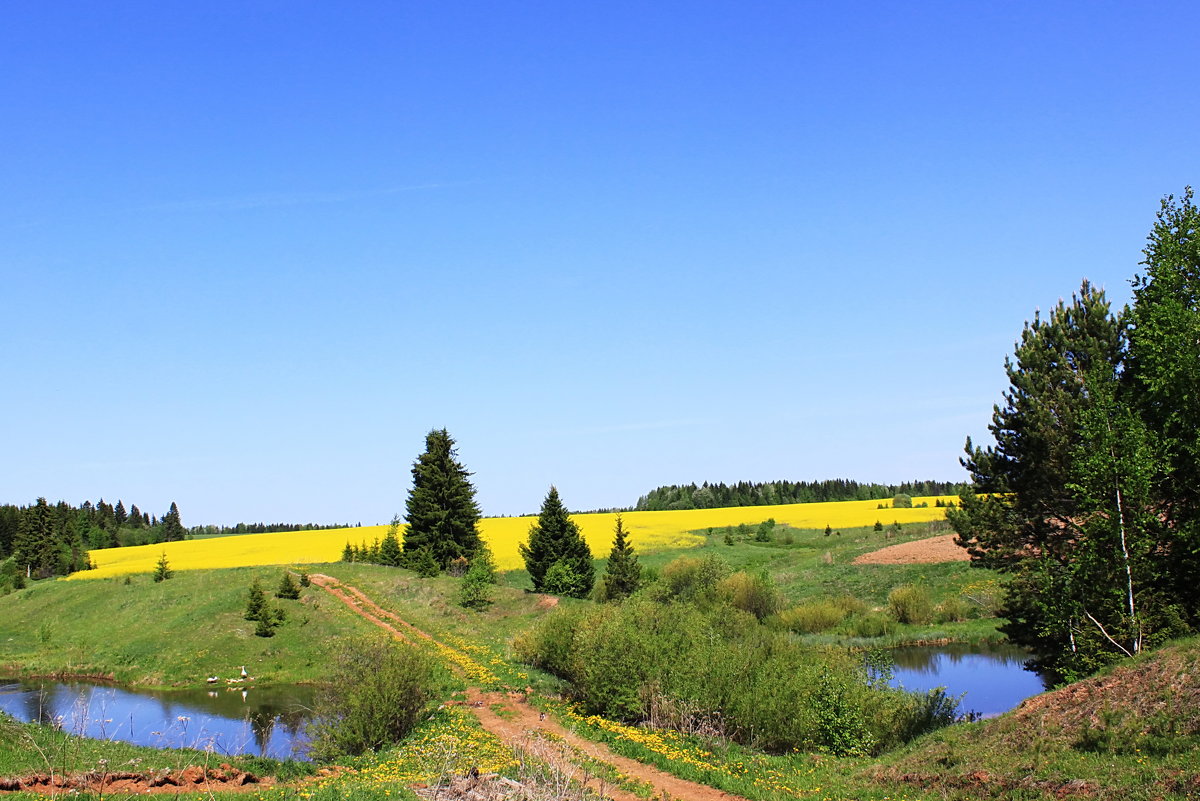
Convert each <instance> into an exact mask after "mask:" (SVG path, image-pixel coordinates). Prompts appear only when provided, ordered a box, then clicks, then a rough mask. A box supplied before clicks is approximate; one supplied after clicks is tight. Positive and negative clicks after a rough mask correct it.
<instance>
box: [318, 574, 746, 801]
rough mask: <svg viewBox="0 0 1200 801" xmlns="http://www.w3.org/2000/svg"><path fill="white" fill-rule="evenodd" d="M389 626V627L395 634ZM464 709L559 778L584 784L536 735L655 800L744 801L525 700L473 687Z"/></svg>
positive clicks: (335, 586)
mask: <svg viewBox="0 0 1200 801" xmlns="http://www.w3.org/2000/svg"><path fill="white" fill-rule="evenodd" d="M309 578H311V579H312V583H313V584H315V585H316V586H318V587H320V588H321V589H323V590H325V591H326V592H328V593H330V594H331V595H333V596H334V597H336V598H337V599H338V600H340V601H342V603H344V604H346V606H348V607H349V608H350V609H351V610H352V611H354V613H355V614H357V615H360V616H361V617H363V618H364V619H365V620H367V621H369V622H371V623H373V624H375V625H376V626H379V627H380V628H381V629H384V630H385V631H388V632H391V633H392V635H393V636H395V637H396V638H398V639H402V640H408V641H412V640H413V638H420V639H424V640H429V641H431V642H434V639H433V637H431V636H430V635H429V634H427V633H425V632H424V631H421V630H420V629H418V628H417V627H416V626H413V625H412V624H411V623H408V622H407V621H404V620H402V619H401V618H400V617H399V616H397V615H396V614H395V613H393V612H389V611H388V610H386V609H384V608H383V607H381V606H379V605H378V604H376V603H375V602H374V601H372V600H371V599H370V598H368V597H367V596H366V595H364V594H363V593H362V592H360V591H359V590H357V589H355V588H354V587H351V586H349V585H346V584H342V583H340V582H338V581H337V580H336V579H334V578H331V577H329V576H325V575H321V574H314V575H311V576H310V577H309ZM389 621H394V622H395V623H396V624H398V625H399V626H400V628H399V629H398V628H397V627H396V626H395V625H392V622H389ZM401 629H403V631H401ZM464 706H465V707H466V708H467V709H469V710H470V711H471V712H472V713H473V714H474V715H475V717H476V718H478V719H479V722H480V724H481V725H482V726H483V728H484V729H486V730H487V731H489V732H491V733H492V734H494V735H496V736H497V737H499V738H500V740H501V741H503V742H505V743H507V744H508V745H509V746H511V747H512V748H514V749H517V750H519V751H522V752H524V753H527V754H530V755H532V756H534V757H536V758H537V759H540V760H542V761H545V762H550V763H551V764H553V765H554V766H555V767H556V768H558V769H559V770H561V771H562V773H563V774H564V775H573V776H575V777H576V778H578V779H583V776H582V771H581V770H580V769H579V768H578V767H577V766H576V765H574V763H573V762H572V761H571V758H570V755H569V754H568V753H567V752H566V751H565V750H564V749H554V748H547V746H546V743H547V738H546V737H540V736H539V735H549V736H550V737H552V738H556V739H558V740H561V741H563V742H565V743H568V744H569V745H571V746H573V747H574V748H577V749H579V751H581V752H583V753H584V754H586V755H587V756H588V757H590V758H592V759H594V760H597V761H600V762H606V763H608V764H609V765H612V766H613V767H614V768H616V770H617V771H619V772H620V773H622V774H624V775H625V776H628V777H630V778H632V779H634V780H636V781H639V782H644V783H645V784H648V785H650V786H651V787H653V788H654V793H655V795H656V796H660V797H663V798H679V799H688V801H745V799H743V798H741V797H740V796H736V795H731V794H729V793H726V792H723V791H721V790H717V789H716V788H713V787H709V786H707V785H703V784H696V783H695V782H689V781H686V780H684V779H680V778H678V777H676V776H673V775H671V774H670V773H667V772H665V771H662V770H659V769H658V768H655V767H651V766H650V765H646V764H644V763H641V762H638V761H636V760H633V759H629V758H627V757H623V756H620V755H618V754H615V753H613V752H612V751H611V750H609V748H608V747H607V746H605V745H603V744H601V743H595V742H592V741H591V740H587V739H585V738H583V737H580V736H579V735H577V734H575V733H574V732H572V731H570V730H568V729H566V728H564V727H563V726H561V725H559V723H558V722H557V721H555V720H554V719H553V718H551V717H550V716H548V715H543V714H542V713H541V712H539V711H538V710H537V709H534V708H533V707H532V706H530V705H529V703H528V700H527V698H526V696H525V695H524V694H521V693H499V692H484V691H483V690H481V689H479V688H478V687H471V688H469V689H468V690H467V701H466V703H465V704H464ZM587 786H589V787H591V788H592V789H594V790H597V791H600V792H601V793H602V795H603V796H605V797H608V798H613V799H616V800H617V801H639V799H638V797H637V796H636V795H634V794H632V793H629V792H626V791H624V790H621V789H619V788H616V787H613V786H612V785H609V784H605V783H604V782H602V781H601V780H599V779H597V778H595V777H593V778H591V779H589V780H588V781H587Z"/></svg>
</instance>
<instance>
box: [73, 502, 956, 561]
mask: <svg viewBox="0 0 1200 801" xmlns="http://www.w3.org/2000/svg"><path fill="white" fill-rule="evenodd" d="M945 499H953V496H947V498H945ZM945 499H944V500H945ZM936 500H937V499H936V498H915V499H914V502H922V501H926V502H928V503H929V506H928V507H925V508H916V509H891V508H888V509H879V508H878V506H879V503H880V502H879V501H843V502H839V503H796V504H788V505H785V506H738V507H733V508H728V509H688V510H683V511H675V512H625V513H624V514H623V515H622V517H623V519H624V521H625V528H626V530H627V531H628V532H629V537H630V541H631V542H632V543H633V546H634V548H635V549H637V550H638V551H641V552H643V553H650V552H652V551H661V550H666V549H669V548H681V547H688V546H692V545H698V544H699V543H701V542H703V541H704V538H703V536H700V535H697V534H691V533H689V532H691V531H701V530H704V529H707V528H719V527H722V526H730V525H737V524H739V523H758V522H759V521H762V520H766V519H767V518H774V519H775V522H776V523H787V524H789V525H791V526H793V527H795V528H807V529H823V528H825V526H826V525H830V526H832V527H833V528H835V529H840V528H854V527H857V526H870V525H873V524H874V523H875V521H876V520H880V521H882V522H883V523H884V524H885V525H889V524H891V523H892V521H898V522H900V523H920V522H926V521H929V520H940V519H941V518H942V517H943V515H944V514H945V509H943V508H941V507H935V506H934V502H935V501H936ZM616 517H617V516H616V514H614V513H604V514H586V515H573V516H572V519H573V520H574V521H575V522H576V523H578V524H579V527H580V528H581V529H582V531H583V535H584V537H585V538H586V539H587V542H588V545H590V546H591V548H592V553H594V554H595V555H596V556H597V557H603V556H606V555H607V554H608V550H609V548H610V547H611V545H612V535H613V526H614V525H615V522H616ZM535 520H536V518H534V517H489V518H484V519H483V520H482V521H481V522H480V529H481V532H482V534H483V538H484V540H485V541H486V542H487V543H488V545H489V546H490V547H491V549H492V553H493V554H495V556H496V563H497V565H498V566H499V568H500V569H501V570H515V569H519V568H522V567H524V563H523V562H522V561H521V556H520V554H519V552H518V551H517V545H518V544H519V543H521V542H525V541H526V540H527V538H528V536H529V527H530V526H531V525H532V524H533V523H534V522H535ZM387 528H388V527H387V526H363V527H361V528H338V529H327V530H324V531H285V532H279V533H273V534H244V535H242V536H237V537H215V538H212V539H203V540H184V541H183V542H168V543H163V544H161V545H138V546H134V547H130V548H106V549H103V550H98V551H92V561H93V562H94V563H95V565H96V569H95V570H85V571H81V572H79V573H75V574H72V576H71V578H81V579H82V578H106V577H109V576H119V575H124V574H126V573H150V572H153V570H154V567H155V564H156V563H157V562H158V559H159V557H160V556H161V555H162V554H164V553H165V554H166V556H167V561H168V563H169V564H170V566H171V569H172V570H202V569H208V568H217V567H243V566H248V565H303V564H316V563H320V562H336V561H338V560H339V559H340V558H341V555H342V549H343V548H344V547H345V545H346V542H347V541H349V542H353V543H354V544H356V545H359V544H363V543H365V544H367V545H370V544H371V542H372V541H373V540H374V539H375V538H377V537H378V538H380V539H382V538H383V536H384V534H386V533H387Z"/></svg>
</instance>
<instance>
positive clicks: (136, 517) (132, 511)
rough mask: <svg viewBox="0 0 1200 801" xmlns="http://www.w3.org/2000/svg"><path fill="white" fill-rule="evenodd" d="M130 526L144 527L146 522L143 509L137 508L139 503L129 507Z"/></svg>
mask: <svg viewBox="0 0 1200 801" xmlns="http://www.w3.org/2000/svg"><path fill="white" fill-rule="evenodd" d="M129 526H130V527H131V528H144V527H145V523H144V522H143V521H142V510H141V509H138V508H137V504H136V503H135V504H133V505H132V506H130V507H129Z"/></svg>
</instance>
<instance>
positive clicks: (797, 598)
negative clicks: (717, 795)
mask: <svg viewBox="0 0 1200 801" xmlns="http://www.w3.org/2000/svg"><path fill="white" fill-rule="evenodd" d="M930 533H931V532H930V530H929V527H928V526H915V525H914V526H911V527H908V528H907V529H906V531H905V533H904V534H903V535H902V536H901V537H898V538H893V539H891V540H885V539H884V538H883V536H882V535H880V534H876V533H875V532H873V531H872V530H871V529H869V528H867V529H855V530H849V531H843V533H842V536H841V537H836V536H833V537H825V536H824V533H823V532H821V531H793V532H792V539H793V542H792V543H791V544H784V543H782V542H773V543H755V542H736V543H735V544H734V545H732V546H727V545H725V544H724V542H723V531H722V530H720V529H718V530H717V532H716V533H715V535H714V536H712V537H710V538H709V540H708V542H707V543H706V544H704V545H702V546H700V547H699V548H698V549H696V548H693V549H687V550H680V551H674V552H663V553H657V554H645V555H642V556H641V560H642V562H643V563H644V564H646V565H648V566H650V567H653V568H661V566H662V565H664V564H666V563H667V562H668V561H669V560H670V559H672V558H675V557H676V556H679V555H681V554H685V553H686V554H689V555H703V554H704V553H715V554H717V555H719V556H721V557H722V558H723V559H725V560H726V561H728V562H729V563H730V564H731V565H732V566H733V567H734V569H751V570H757V569H764V570H766V571H767V572H768V573H769V574H770V575H771V576H772V577H773V578H774V579H775V580H776V582H777V583H778V585H779V586H780V589H781V591H782V593H783V594H784V595H785V596H786V597H787V599H788V601H789V602H790V603H803V602H808V601H813V600H818V599H823V598H837V597H840V596H843V595H853V596H855V597H858V598H860V599H861V600H862V601H863V602H864V603H866V604H867V605H868V606H870V607H876V608H884V607H886V604H887V594H888V592H890V591H891V589H892V588H893V587H895V586H897V585H900V584H913V583H919V584H922V585H924V586H925V587H927V588H928V590H929V592H930V594H931V595H932V596H933V599H934V601H935V602H937V601H940V600H943V599H945V598H949V597H953V596H956V595H961V594H962V593H963V592H964V591H965V590H968V589H970V588H972V587H974V586H976V585H979V584H980V583H981V582H983V583H987V582H993V583H994V582H995V581H996V577H995V575H994V574H991V573H989V572H988V571H981V570H974V569H971V568H969V567H968V565H967V564H965V563H955V564H943V565H912V566H890V565H874V566H872V565H852V564H850V563H851V561H852V560H853V558H854V557H855V556H856V555H858V554H860V553H864V552H866V551H869V550H874V549H875V548H878V547H881V546H883V545H886V544H895V543H896V542H903V541H906V540H910V539H918V538H921V537H924V536H930ZM934 533H937V532H934ZM827 553H828V556H826V554H827ZM602 569H603V568H602V566H601V567H599V568H598V573H599V571H601V570H602ZM312 572H323V573H327V574H329V575H332V576H334V577H336V578H338V579H340V580H342V581H344V582H346V583H348V584H351V585H354V586H356V587H359V588H360V589H362V590H363V591H364V592H366V593H367V594H368V595H369V596H371V597H372V598H373V599H375V600H376V601H378V602H379V603H381V604H382V605H383V606H384V607H385V608H389V609H392V610H394V611H395V612H397V613H398V614H400V615H401V616H402V617H404V618H405V619H407V620H410V621H411V622H413V623H414V624H415V625H417V626H419V627H420V628H422V629H424V630H426V631H428V632H430V633H432V634H434V635H435V636H440V637H446V636H452V637H458V638H461V639H462V640H465V641H468V642H469V643H471V644H472V645H473V647H474V648H475V649H476V650H474V651H473V652H472V655H473V656H474V657H475V658H476V659H484V661H486V659H485V658H484V657H481V654H489V655H491V657H492V658H496V659H500V660H507V654H508V642H509V640H510V639H511V637H512V636H513V635H514V634H515V633H516V632H518V631H521V630H523V629H525V628H527V627H529V626H530V625H532V624H533V623H534V622H536V621H537V620H538V619H540V618H542V617H544V616H545V615H547V614H549V613H550V612H551V610H550V609H549V608H547V606H546V604H545V603H544V601H543V600H542V598H541V596H538V595H535V594H532V593H528V592H525V591H524V588H523V586H522V585H523V583H524V582H527V580H528V579H527V577H526V576H525V575H524V574H523V572H519V571H517V572H511V573H508V574H505V575H504V576H503V577H502V584H501V586H499V587H497V588H496V589H495V591H494V598H495V603H493V604H492V605H491V606H490V607H488V608H487V609H485V610H484V611H482V612H474V611H469V610H466V609H462V608H461V607H459V606H457V604H456V603H455V601H454V599H455V597H456V595H457V590H458V586H459V581H460V580H459V579H455V578H451V577H448V576H442V577H439V578H436V579H431V580H425V579H419V578H417V577H416V576H415V575H414V574H412V573H410V572H408V571H404V570H396V569H392V568H385V567H378V566H373V565H361V564H330V565H321V566H319V567H316V568H314V569H313V571H312ZM255 576H258V577H260V578H261V580H262V581H263V584H264V586H265V587H267V588H273V587H274V586H275V584H276V583H277V582H278V577H279V571H278V568H239V569H232V570H222V571H194V572H191V571H189V572H184V573H180V574H177V576H176V577H175V578H173V579H172V580H170V581H167V582H163V583H161V584H154V583H152V582H151V581H150V578H149V576H135V577H133V579H132V582H131V584H129V585H126V584H124V580H123V579H112V580H101V581H73V582H63V581H54V582H39V583H37V584H35V585H34V586H33V587H31V588H29V589H26V590H22V591H19V592H17V593H14V594H12V595H9V596H5V597H3V598H0V665H11V666H17V667H19V669H20V670H21V671H23V672H25V673H64V672H65V673H76V674H87V673H93V674H95V673H103V674H112V675H113V676H115V678H116V679H117V680H118V681H121V682H124V683H140V684H145V685H153V686H166V685H177V686H184V685H191V686H196V685H198V684H202V683H203V682H204V677H206V676H208V675H214V674H217V675H229V674H231V673H232V672H235V671H236V670H237V669H238V667H239V666H240V665H242V664H245V665H247V669H248V670H250V671H251V673H253V674H257V675H258V677H259V679H260V680H268V681H272V682H281V683H282V682H304V681H316V680H319V679H320V678H321V676H322V673H323V670H324V664H325V660H326V659H327V657H328V654H329V652H330V646H331V643H332V640H333V639H335V638H337V637H340V636H343V635H346V634H351V633H368V632H370V633H375V632H377V629H375V628H374V627H372V626H370V625H368V624H367V623H365V622H364V621H361V620H360V619H359V618H357V617H356V616H355V615H353V614H352V613H351V612H350V611H349V610H348V609H346V607H345V606H344V605H342V604H341V603H340V602H337V601H335V600H334V599H333V598H331V597H329V596H328V595H327V594H325V593H323V592H322V591H320V590H318V589H316V588H310V589H306V590H305V591H304V595H303V597H302V599H301V601H299V602H279V601H275V600H274V599H273V600H272V602H273V603H283V604H285V606H286V608H287V609H288V611H289V620H288V621H287V623H285V624H284V625H283V626H282V627H281V628H280V629H279V630H278V633H277V635H276V636H275V637H274V638H271V639H262V638H258V637H255V636H253V626H252V624H251V623H249V622H248V621H245V620H243V619H242V611H243V609H244V605H245V591H246V587H247V586H248V585H249V583H250V581H251V580H252V579H253V578H254V577H255ZM583 603H588V602H586V601H575V600H571V599H562V600H560V601H559V604H560V605H563V606H569V605H575V604H583ZM996 623H997V621H996V620H995V619H992V618H979V619H971V620H967V621H963V622H959V623H944V624H929V625H927V626H898V627H897V629H896V631H895V632H894V633H893V634H892V635H891V636H890V637H888V638H886V642H887V643H889V644H890V643H892V642H900V641H911V640H921V639H941V638H947V639H956V640H968V641H970V640H976V639H988V638H994V637H995V626H996ZM804 639H805V641H810V642H813V643H840V644H844V643H851V644H853V643H854V642H855V640H854V638H852V637H850V636H849V635H848V634H846V633H845V632H844V631H840V630H834V631H832V632H828V633H824V634H815V635H806V636H805V637H804ZM863 642H864V643H865V642H866V641H863ZM1196 647H1197V648H1198V649H1200V646H1196ZM511 670H526V669H525V668H523V667H512V668H511ZM528 675H529V681H530V683H531V684H533V685H534V686H535V687H538V688H540V689H543V690H547V691H554V690H556V689H560V688H561V686H560V684H559V683H558V682H557V681H556V680H554V679H552V678H550V677H547V676H545V675H543V674H539V673H538V672H537V671H533V670H528ZM1018 726H1019V724H1017V723H1015V722H1013V718H1011V717H1006V718H1002V719H1000V721H986V722H982V723H976V724H969V725H963V726H956V727H953V728H950V729H946V730H942V731H940V732H937V733H935V734H933V735H930V736H928V737H925V738H922V739H920V740H918V741H917V742H915V743H913V744H910V745H909V746H907V747H905V748H903V749H901V750H898V751H896V752H893V753H890V754H886V755H884V756H882V757H879V758H876V759H865V758H843V759H839V758H833V757H828V756H823V755H799V754H793V755H766V754H761V753H758V752H754V751H752V750H749V749H744V748H741V747H738V746H734V745H722V746H713V745H711V744H706V743H702V742H699V741H695V740H690V739H688V738H684V740H683V741H682V742H683V745H684V746H686V748H687V749H691V750H693V751H694V750H705V751H707V752H708V754H709V757H707V758H708V759H709V760H710V761H711V762H712V763H713V764H715V765H716V766H717V768H716V769H701V768H698V767H696V766H695V765H694V764H689V763H687V762H686V761H681V760H678V759H669V758H667V757H664V756H663V755H662V754H659V753H655V752H654V751H652V750H650V749H647V748H645V747H643V746H640V745H638V744H637V743H634V742H630V741H622V740H621V739H620V738H616V737H613V736H611V734H608V733H605V732H603V731H601V730H598V729H594V727H584V728H583V729H582V730H583V731H585V732H586V733H588V734H589V735H590V736H593V737H595V738H597V739H602V740H606V741H608V742H609V743H610V744H611V745H612V747H613V748H614V750H616V751H618V752H619V753H623V754H625V755H627V756H631V757H634V758H637V759H641V760H644V761H647V762H649V763H651V764H656V765H658V766H659V767H662V768H664V769H667V770H670V771H671V772H674V773H676V774H677V775H680V776H681V777H682V778H687V779H692V780H697V781H703V782H705V783H709V784H713V785H714V786H718V787H720V788H722V789H725V790H727V791H729V792H733V793H737V794H739V795H743V796H745V797H747V798H750V799H754V800H755V801H760V800H761V801H775V799H781V798H785V797H794V794H792V795H789V792H790V791H789V792H784V791H781V790H779V787H781V786H783V787H788V788H792V789H793V790H795V791H797V792H800V791H802V794H803V797H806V798H807V797H812V798H826V797H827V798H861V799H881V800H882V799H885V798H886V799H899V798H909V799H915V798H929V799H933V798H937V799H942V798H950V799H966V798H1021V799H1043V798H1045V799H1049V798H1053V797H1055V795H1056V794H1057V792H1058V789H1059V788H1061V787H1062V786H1065V785H1066V784H1068V783H1069V782H1070V781H1074V780H1079V781H1083V782H1087V783H1089V784H1088V786H1089V787H1090V788H1091V789H1090V790H1089V792H1091V793H1092V797H1097V798H1113V799H1117V798H1121V799H1127V800H1128V801H1141V799H1149V798H1166V799H1175V798H1185V797H1187V794H1186V791H1185V790H1179V789H1177V774H1178V775H1187V774H1188V771H1191V774H1193V775H1194V774H1195V772H1196V770H1197V767H1198V764H1200V760H1198V759H1197V756H1196V753H1195V751H1194V749H1193V750H1192V751H1189V752H1186V753H1176V754H1166V755H1162V756H1154V757H1150V756H1146V755H1144V754H1141V753H1138V752H1136V751H1133V752H1130V753H1115V752H1104V753H1101V752H1092V751H1083V750H1080V749H1079V748H1077V747H1072V746H1070V745H1069V744H1063V743H1056V742H1055V741H1054V740H1053V738H1045V739H1044V740H1043V741H1040V742H1041V745H1040V746H1039V745H1037V744H1036V743H1037V742H1039V741H1035V746H1034V747H1027V746H1021V747H1017V746H1015V745H1013V744H1012V743H1009V742H1008V741H1007V740H1006V739H1005V737H1004V733H1005V732H1006V731H1009V730H1010V729H1012V728H1013V727H1018ZM0 727H4V728H3V731H0V775H14V774H20V773H24V772H31V771H34V770H44V765H45V764H46V762H47V757H43V756H42V755H41V754H42V753H46V754H49V755H51V756H50V758H49V759H50V761H51V762H58V763H60V764H62V765H65V766H70V767H69V768H68V769H70V770H90V769H92V768H93V767H95V765H96V764H97V763H98V761H99V760H100V759H108V760H109V765H110V767H112V768H114V769H115V768H116V767H119V766H120V765H122V764H128V763H129V762H130V761H131V760H139V759H140V760H142V762H141V763H140V764H141V765H142V766H143V767H172V768H174V767H181V766H186V765H187V764H192V763H189V762H187V761H186V760H188V759H193V760H194V759H196V758H197V757H196V756H195V755H196V754H198V753H201V752H183V751H179V752H169V751H158V750H156V749H149V748H139V747H137V746H129V745H124V744H120V743H109V742H103V741H89V740H78V739H75V738H70V739H68V738H65V736H64V735H61V734H59V733H56V732H53V731H52V730H50V729H47V728H45V727H40V726H30V725H24V724H14V723H11V722H10V723H7V724H5V723H0ZM989 727H991V728H989ZM1005 727H1008V729H1006V728H1005ZM997 732H999V734H998V733H997ZM33 743H37V747H32V744H33ZM401 750H403V746H402V747H401ZM253 762H254V760H245V759H242V760H239V763H240V764H241V765H242V766H243V768H244V769H248V770H251V771H253V772H256V773H269V772H270V771H269V770H265V769H263V767H261V766H260V767H258V768H255V767H252V766H251V764H252V763H253ZM980 772H983V773H986V774H987V776H988V777H989V779H988V782H984V783H983V784H979V783H978V782H977V781H976V782H975V784H971V782H972V781H975V780H974V779H972V778H971V777H972V776H973V775H974V776H976V779H977V778H978V774H979V773H980ZM904 777H908V779H907V780H906V779H905V778H904ZM1173 782H1176V783H1175V784H1173ZM1097 788H1099V789H1097ZM1185 789H1186V788H1185ZM273 792H278V793H279V794H280V795H281V797H282V796H285V795H288V794H289V793H291V794H293V795H294V793H295V791H294V789H290V790H279V791H273ZM350 796H353V798H355V799H360V798H366V799H374V798H378V799H380V801H384V799H395V798H413V797H414V796H412V795H411V793H409V791H408V790H406V789H404V786H403V782H399V781H395V782H389V781H380V782H379V783H375V784H369V785H368V784H366V783H362V782H359V783H354V784H352V785H351V784H345V783H337V782H335V783H329V784H325V785H322V786H319V787H315V788H313V789H312V795H311V798H312V799H316V801H343V799H346V798H348V797H350Z"/></svg>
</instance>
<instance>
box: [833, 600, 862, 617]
mask: <svg viewBox="0 0 1200 801" xmlns="http://www.w3.org/2000/svg"><path fill="white" fill-rule="evenodd" d="M833 604H834V606H836V607H837V608H839V609H841V610H842V611H843V612H845V613H846V615H847V617H848V616H850V615H861V614H864V613H865V612H866V611H867V605H866V603H865V602H863V601H861V600H859V599H858V598H855V597H854V596H853V595H843V596H841V597H840V598H834V599H833Z"/></svg>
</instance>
